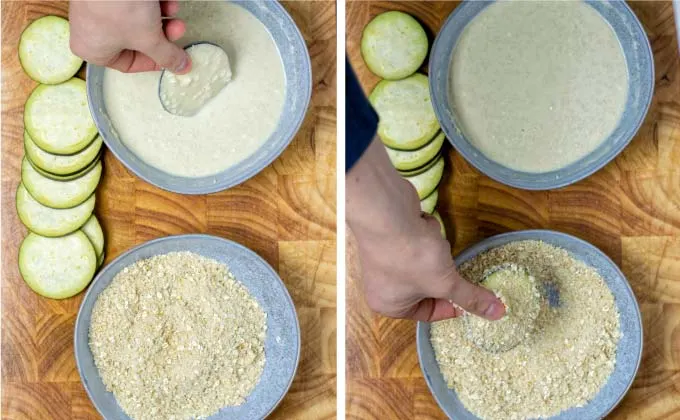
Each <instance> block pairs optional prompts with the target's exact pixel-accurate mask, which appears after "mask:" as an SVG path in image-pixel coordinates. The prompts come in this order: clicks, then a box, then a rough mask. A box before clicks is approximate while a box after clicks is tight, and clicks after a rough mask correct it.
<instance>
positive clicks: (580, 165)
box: [428, 0, 655, 191]
mask: <svg viewBox="0 0 680 420" xmlns="http://www.w3.org/2000/svg"><path fill="white" fill-rule="evenodd" d="M585 1H586V3H589V4H591V6H592V5H595V6H598V5H597V3H602V1H601V0H585ZM493 2H494V1H493V0H481V1H477V0H463V2H461V4H459V5H458V6H457V7H456V8H455V9H454V10H453V12H451V14H450V15H449V16H448V17H447V18H446V20H445V21H444V23H443V25H442V26H441V28H440V30H439V32H438V33H437V36H436V37H435V40H434V43H433V44H432V49H431V53H430V62H429V66H428V74H429V85H430V97H431V98H432V104H433V107H434V110H435V114H436V116H437V119H438V120H439V124H440V125H441V127H442V130H443V131H444V132H445V133H446V137H447V138H448V139H449V142H450V143H451V145H452V146H453V147H454V148H455V149H456V151H458V153H460V154H461V156H463V158H465V160H466V161H467V162H469V163H470V164H471V165H472V166H473V167H474V168H476V169H477V170H478V171H480V172H481V173H483V174H484V175H486V176H488V177H489V178H491V179H493V180H495V181H497V182H500V183H502V184H505V185H508V186H511V187H515V188H520V189H524V190H535V191H538V190H551V189H558V188H562V187H565V186H568V185H571V184H574V183H576V182H579V181H581V180H583V179H585V178H588V177H589V176H590V175H592V174H594V173H595V172H597V171H599V170H600V169H602V168H603V167H604V166H606V165H607V164H609V163H610V162H611V161H613V160H614V159H615V158H616V157H617V156H618V155H619V154H620V153H621V152H622V151H623V149H625V148H626V146H628V144H630V142H631V141H632V140H633V138H634V137H635V135H636V134H637V132H638V131H639V129H640V127H641V126H642V124H643V122H644V120H645V117H646V116H647V113H648V112H649V108H650V105H651V103H652V99H653V96H654V77H655V76H654V55H653V52H652V47H651V45H650V43H649V38H648V37H647V35H646V32H645V30H644V28H643V26H642V24H641V23H640V20H639V19H638V18H637V16H636V15H635V13H634V12H633V11H632V9H631V8H630V7H629V6H628V5H627V4H626V3H625V1H623V0H607V1H606V3H608V4H612V5H614V7H621V11H622V12H625V13H626V14H627V15H628V18H629V19H630V21H631V22H632V23H633V24H634V27H631V28H630V29H631V30H632V31H634V32H635V33H636V34H637V35H640V36H639V37H637V38H636V40H637V41H638V42H639V44H641V45H642V47H641V50H644V51H643V52H641V54H644V55H645V61H646V63H647V64H648V66H646V67H645V68H644V69H642V71H643V72H646V73H645V75H646V76H647V77H645V80H644V81H642V82H645V83H646V84H645V85H644V86H642V87H641V90H642V92H643V93H645V96H646V100H645V103H644V105H643V106H642V107H641V108H640V111H641V112H639V113H638V114H637V115H636V118H635V123H634V124H633V125H631V126H630V127H629V128H626V129H625V131H627V133H624V135H625V136H626V137H627V139H625V140H623V141H617V142H616V143H615V144H613V145H611V147H609V153H605V154H604V155H603V156H601V158H600V159H599V160H593V156H594V155H595V154H596V153H597V152H598V151H600V150H604V147H605V145H606V143H609V142H610V141H612V138H613V137H614V135H615V134H616V132H617V131H618V130H624V128H622V127H623V124H622V121H625V120H627V119H626V118H625V114H626V113H627V112H628V106H629V104H630V102H631V101H632V99H631V97H630V95H631V93H630V90H629V97H628V98H627V100H626V108H627V109H626V111H624V116H622V118H621V120H620V121H619V123H618V125H617V128H616V129H615V132H614V133H612V135H610V137H609V138H608V139H607V140H606V141H605V143H603V144H602V145H601V146H600V147H598V148H597V149H595V150H594V151H593V152H591V153H590V154H589V155H587V156H585V157H583V158H581V159H579V160H578V161H576V162H574V163H572V164H570V165H568V166H567V167H565V168H561V169H559V170H555V171H551V172H544V173H528V172H520V171H515V170H512V169H510V168H507V167H505V166H503V165H501V164H499V163H497V162H495V161H492V160H491V159H489V158H487V157H486V156H485V155H484V154H483V153H481V152H480V151H478V150H477V148H475V147H474V146H473V145H472V144H471V143H470V142H469V141H468V140H467V139H466V138H465V136H464V135H463V134H462V133H463V132H462V130H460V129H459V128H458V123H457V122H455V121H453V119H452V118H450V117H449V115H451V113H449V112H448V109H449V106H448V102H449V98H448V87H447V86H448V68H449V66H450V58H451V56H450V55H447V54H444V53H443V52H442V50H445V48H446V45H444V44H443V41H442V37H443V35H442V34H443V33H444V32H445V31H447V30H460V31H462V30H463V29H464V27H465V26H466V25H467V24H468V23H469V22H470V20H467V21H465V22H464V24H463V25H462V26H459V27H455V28H452V27H451V26H452V25H454V23H455V22H454V19H455V18H456V17H457V16H458V15H460V14H461V13H463V12H465V11H466V10H465V9H466V8H470V7H479V5H481V4H486V5H489V4H491V3H493ZM483 7H486V6H483ZM598 7H599V6H598ZM595 8H596V10H597V7H595ZM598 13H600V11H599V10H598ZM475 16H476V14H475ZM603 18H604V16H603ZM605 20H606V19H605ZM607 22H608V23H610V24H611V22H609V21H608V20H607ZM617 38H619V41H620V40H621V39H620V37H619V34H618V33H617ZM457 40H458V36H456V38H455V41H457ZM621 45H622V47H623V43H622V44H621ZM454 48H455V45H453V46H451V51H453V49H454ZM624 53H625V52H624ZM626 62H627V64H628V56H627V55H626ZM438 69H445V70H446V71H445V77H446V79H447V81H440V80H437V78H435V77H433V75H436V74H437V71H438ZM629 72H630V66H629ZM629 75H630V73H629ZM442 87H443V88H442ZM442 95H443V96H442ZM447 114H449V115H447ZM572 168H574V171H575V172H573V173H572V174H571V175H570V176H567V177H564V176H562V175H560V174H561V173H564V172H566V171H567V170H571V169H572ZM515 176H519V177H527V178H528V179H514V177H515Z"/></svg>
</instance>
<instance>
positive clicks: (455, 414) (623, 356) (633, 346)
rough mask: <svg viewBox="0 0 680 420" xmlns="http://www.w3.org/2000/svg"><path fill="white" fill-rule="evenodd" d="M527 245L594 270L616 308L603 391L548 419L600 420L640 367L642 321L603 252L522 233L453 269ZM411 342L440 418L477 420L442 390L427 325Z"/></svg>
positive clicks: (481, 248)
mask: <svg viewBox="0 0 680 420" xmlns="http://www.w3.org/2000/svg"><path fill="white" fill-rule="evenodd" d="M529 239H532V240H539V241H543V242H546V243H548V244H552V245H554V246H557V247H560V248H562V249H565V250H567V251H568V252H569V253H571V255H572V256H574V257H575V258H576V259H578V260H581V261H583V262H584V263H586V264H588V265H590V266H591V267H595V268H596V269H597V270H598V272H599V273H600V275H601V276H602V277H603V278H604V280H605V282H606V283H607V286H609V289H610V290H611V292H612V294H613V295H614V299H615V301H616V307H617V309H618V310H619V313H620V322H621V332H622V333H623V336H622V337H621V339H620V340H619V344H618V347H617V349H616V368H615V370H614V372H613V373H612V375H611V376H610V378H609V381H608V382H607V383H606V384H605V386H604V387H603V388H602V389H601V390H600V392H599V393H598V394H597V395H596V396H595V398H594V399H593V400H592V401H590V402H589V403H588V404H587V405H585V406H584V407H580V408H571V409H569V410H566V411H563V412H562V413H560V414H559V415H557V416H554V417H551V419H555V420H594V419H601V418H603V417H604V416H606V415H607V414H608V413H609V412H611V411H612V410H613V409H614V407H616V406H617V405H618V403H619V402H620V401H621V399H622V398H623V396H624V395H625V394H626V392H628V389H629V388H630V386H631V384H632V383H633V379H634V378H635V374H636V373H637V370H638V367H639V366H640V360H641V358H642V318H641V316H640V308H639V307H638V304H637V301H636V300H635V295H634V294H633V290H632V289H631V288H630V285H629V284H628V281H627V280H626V278H625V277H624V275H623V273H622V272H621V270H619V268H618V267H617V266H616V264H614V262H613V261H612V260H611V259H609V257H607V256H606V255H605V254H604V253H602V251H600V250H599V249H597V248H595V247H594V246H593V245H591V244H589V243H588V242H585V241H583V240H581V239H578V238H576V237H574V236H571V235H567V234H564V233H560V232H555V231H549V230H525V231H519V232H511V233H505V234H502V235H497V236H493V237H491V238H487V239H485V240H483V241H481V242H480V243H478V244H476V245H474V246H472V247H470V248H468V249H466V250H465V251H463V252H461V253H460V254H459V255H458V256H457V257H456V265H460V264H462V263H464V262H465V261H468V260H470V259H472V258H474V257H475V256H477V255H479V254H481V253H483V252H485V251H487V250H489V249H492V248H497V247H499V246H503V245H505V244H508V243H510V242H515V241H523V240H529ZM416 339H417V348H418V360H419V362H420V368H421V369H422V371H423V375H424V376H425V381H426V382H427V385H428V386H429V388H430V391H431V392H432V395H434V398H435V400H437V403H438V404H439V406H440V407H441V409H442V410H444V413H446V414H447V415H448V416H449V417H450V418H455V419H457V420H472V419H477V417H476V416H475V415H473V414H472V413H470V412H469V411H468V410H467V409H466V408H465V407H464V406H463V404H462V403H461V401H460V400H459V399H458V397H457V396H456V393H455V392H454V391H453V390H451V389H449V388H448V387H447V386H446V381H445V380H444V377H443V376H442V374H441V372H440V370H439V365H438V364H437V360H436V359H435V355H434V350H433V348H432V344H431V343H430V324H429V323H426V322H419V323H418V327H417V331H416Z"/></svg>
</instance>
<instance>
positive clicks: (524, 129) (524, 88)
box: [429, 1, 654, 190]
mask: <svg viewBox="0 0 680 420" xmlns="http://www.w3.org/2000/svg"><path fill="white" fill-rule="evenodd" d="M430 57H431V58H430V67H429V76H430V78H429V79H430V91H431V95H432V102H433V105H434V108H435V112H436V114H437V118H438V119H439V122H440V124H441V126H442V129H443V130H444V132H445V133H446V135H447V138H449V139H450V141H451V143H452V144H453V146H454V147H455V148H456V150H457V151H458V152H459V153H460V154H461V155H462V156H463V157H464V158H465V159H466V160H467V161H468V162H470V163H471V164H472V165H473V166H475V167H476V168H477V169H478V170H480V171H481V172H483V173H484V174H486V175H487V176H489V177H490V178H493V179H495V180H496V181H499V182H502V183H504V184H507V185H510V186H513V187H517V188H523V189H529V190H547V189H554V188H559V187H563V186H566V185H569V184H572V183H574V182H577V181H579V180H581V179H583V178H586V177H587V176H589V175H591V174H592V173H594V172H596V171H597V170H599V169H600V168H602V167H603V166H605V165H606V164H607V163H608V162H610V161H611V160H612V159H614V158H615V157H616V155H618V154H619V153H620V152H621V150H623V148H625V147H626V145H627V144H628V143H629V142H630V141H631V139H632V138H633V136H634V135H635V133H636V132H637V131H638V129H639V128H640V126H641V124H642V122H643V120H644V118H645V115H646V114H647V110H648V109H649V105H650V103H651V99H652V94H653V89H654V64H653V63H654V61H653V56H652V51H651V47H650V45H649V41H648V39H647V36H646V35H645V32H644V29H643V28H642V25H641V24H640V22H639V21H638V19H637V17H636V16H635V14H634V13H633V12H632V10H631V9H630V8H629V7H628V6H627V5H626V4H625V2H618V1H593V2H591V1H587V2H579V1H575V2H572V1H569V2H521V1H516V2H515V1H510V2H463V3H462V4H461V5H459V6H458V7H457V8H456V9H455V10H454V12H453V13H451V15H450V16H449V17H448V19H447V20H446V22H445V23H444V25H443V27H442V29H441V31H440V32H439V34H438V35H437V38H436V40H435V42H434V45H433V47H432V53H431V55H430Z"/></svg>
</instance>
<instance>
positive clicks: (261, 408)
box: [74, 235, 300, 420]
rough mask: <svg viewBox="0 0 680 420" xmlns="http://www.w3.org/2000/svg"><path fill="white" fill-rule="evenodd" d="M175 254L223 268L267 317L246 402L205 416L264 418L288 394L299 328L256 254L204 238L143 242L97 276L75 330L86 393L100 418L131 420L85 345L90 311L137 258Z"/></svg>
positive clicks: (280, 290)
mask: <svg viewBox="0 0 680 420" xmlns="http://www.w3.org/2000/svg"><path fill="white" fill-rule="evenodd" d="M175 251H191V252H194V253H196V254H199V255H202V256H205V257H207V258H212V259H214V260H217V261H219V262H222V263H224V264H226V265H227V266H228V267H229V269H230V270H231V272H232V273H233V274H234V276H235V277H236V279H237V280H238V281H240V282H241V283H242V284H243V285H244V286H245V287H246V288H247V289H248V292H250V294H251V295H253V297H255V299H257V302H258V303H259V304H260V306H261V307H262V309H263V310H264V311H265V312H266V313H267V338H266V339H265V357H266V361H265V366H264V371H263V372H262V376H261V377H260V380H259V382H258V383H257V385H256V387H255V389H254V390H253V392H252V393H251V394H250V395H249V396H248V398H247V399H246V402H245V403H243V404H242V405H240V406H237V407H227V408H223V409H222V410H220V411H219V412H218V413H217V414H215V415H213V416H211V417H209V419H210V420H227V419H230V420H236V419H249V420H250V419H253V420H255V419H263V418H265V417H266V416H267V415H269V413H271V412H272V411H273V410H274V408H276V406H277V405H278V404H279V402H280V401H281V399H282V398H283V397H284V395H285V394H286V392H288V388H289V387H290V384H291V382H292V381H293V377H294V376H295V371H296V369H297V364H298V360H299V358H300V327H299V324H298V319H297V314H296V313H295V307H294V306H293V301H292V300H291V298H290V295H289V294H288V290H287V289H286V287H285V286H284V284H283V282H282V281H281V279H280V278H279V276H278V275H277V274H276V272H275V271H274V270H273V269H272V268H271V267H270V266H269V264H267V263H266V262H265V261H264V260H263V259H262V258H261V257H260V256H258V255H257V254H255V253H254V252H253V251H251V250H249V249H248V248H245V247H244V246H242V245H239V244H237V243H235V242H232V241H228V240H226V239H222V238H218V237H215V236H209V235H181V236H169V237H165V238H160V239H156V240H153V241H149V242H146V243H144V244H142V245H140V246H138V247H136V248H133V249H131V250H129V251H127V252H126V253H124V254H122V255H121V256H119V257H118V258H116V259H115V260H114V261H113V262H111V263H110V264H109V265H107V266H106V267H105V268H104V269H102V270H101V271H100V272H99V274H98V275H97V277H96V278H95V279H94V281H93V282H92V285H90V288H89V290H88V291H87V293H86V294H85V298H84V299H83V303H82V304H81V305H80V311H79V312H78V319H77V320H76V326H75V337H74V347H75V357H76V364H77V366H78V372H79V373H80V379H81V380H82V382H83V385H84V386H85V390H86V391H87V394H88V395H89V396H90V399H91V400H92V402H93V403H94V406H95V407H96V408H97V411H99V413H100V414H101V415H102V416H103V417H104V418H105V419H107V420H114V419H115V420H118V419H121V420H122V419H125V420H129V419H130V418H129V417H128V416H127V415H126V414H125V413H124V412H123V411H122V409H121V408H120V406H119V405H118V403H117V402H116V399H115V397H114V396H113V394H112V393H110V392H107V391H106V389H105V387H104V384H103V383H102V380H101V378H100V376H99V373H98V371H97V367H96V366H95V364H94V359H93V358H92V353H91V352H90V346H89V344H88V342H89V339H88V337H89V329H90V320H91V317H92V308H93V306H94V303H95V302H96V300H97V296H99V293H101V291H102V290H104V289H105V288H106V287H107V286H108V285H109V283H111V280H113V278H114V277H115V276H116V274H118V272H120V271H121V270H122V269H123V268H125V267H127V266H129V265H131V264H134V263H135V262H136V261H138V260H141V259H145V258H149V257H152V256H154V255H159V254H167V253H168V252H175Z"/></svg>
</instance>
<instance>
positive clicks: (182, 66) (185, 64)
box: [175, 54, 189, 73]
mask: <svg viewBox="0 0 680 420" xmlns="http://www.w3.org/2000/svg"><path fill="white" fill-rule="evenodd" d="M187 67H189V54H184V57H183V58H182V62H181V63H180V64H179V66H177V68H176V69H175V73H183V72H184V71H185V70H187Z"/></svg>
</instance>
